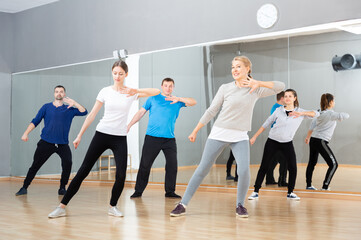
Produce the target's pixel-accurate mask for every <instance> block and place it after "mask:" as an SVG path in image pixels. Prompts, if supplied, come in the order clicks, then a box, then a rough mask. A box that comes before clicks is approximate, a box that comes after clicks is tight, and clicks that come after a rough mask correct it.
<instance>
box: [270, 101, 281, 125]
mask: <svg viewBox="0 0 361 240" xmlns="http://www.w3.org/2000/svg"><path fill="white" fill-rule="evenodd" d="M281 106H283V105H281V104H278V103H277V102H276V103H275V104H274V105H273V106H272V108H271V115H272V114H273V112H274V111H276V109H277V108H279V107H281ZM275 123H276V121H275V122H274V123H272V126H271V128H273V125H275Z"/></svg>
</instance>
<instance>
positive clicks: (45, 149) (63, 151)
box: [23, 139, 72, 188]
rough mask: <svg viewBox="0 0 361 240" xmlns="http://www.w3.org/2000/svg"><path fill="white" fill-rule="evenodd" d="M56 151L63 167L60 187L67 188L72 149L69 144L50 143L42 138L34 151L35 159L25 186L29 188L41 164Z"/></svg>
mask: <svg viewBox="0 0 361 240" xmlns="http://www.w3.org/2000/svg"><path fill="white" fill-rule="evenodd" d="M54 153H56V154H58V155H59V157H60V158H61V167H62V169H63V171H62V173H61V178H60V188H65V185H66V184H68V180H69V176H70V172H71V165H72V161H71V150H70V148H69V145H68V144H54V143H48V142H46V141H44V140H42V139H40V141H39V142H38V144H37V148H36V150H35V153H34V161H33V164H32V165H31V167H30V168H29V171H28V173H27V175H26V178H25V180H24V185H23V187H24V188H28V187H29V185H30V183H31V181H33V179H34V177H35V175H36V173H37V172H38V171H39V169H40V168H41V166H43V164H44V163H45V162H46V161H47V160H48V159H49V157H50V156H51V155H53V154H54Z"/></svg>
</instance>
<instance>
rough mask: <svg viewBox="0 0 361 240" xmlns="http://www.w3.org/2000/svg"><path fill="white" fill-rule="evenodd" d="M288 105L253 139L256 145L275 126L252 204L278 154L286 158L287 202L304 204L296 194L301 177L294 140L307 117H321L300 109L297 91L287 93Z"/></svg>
mask: <svg viewBox="0 0 361 240" xmlns="http://www.w3.org/2000/svg"><path fill="white" fill-rule="evenodd" d="M284 103H285V105H286V106H281V107H279V108H277V109H276V110H275V111H274V112H273V114H272V115H271V116H269V117H268V118H267V120H266V121H265V122H264V123H263V125H262V127H261V128H260V129H259V130H258V131H257V132H256V134H255V135H254V136H253V137H252V138H251V139H250V143H251V145H253V144H254V143H255V141H256V139H257V137H258V136H259V135H260V134H261V133H262V132H263V131H264V130H265V129H266V128H268V127H271V126H272V124H273V123H274V125H273V127H272V128H271V130H270V132H269V135H268V139H267V142H266V144H265V146H264V151H263V157H262V162H261V166H260V168H259V170H258V173H257V178H256V182H255V184H254V188H255V189H254V192H253V193H252V195H251V196H249V197H248V199H249V200H253V199H257V198H258V192H259V189H260V188H261V186H262V182H263V179H264V177H265V175H266V173H267V170H268V168H269V165H270V164H271V162H272V159H273V156H274V155H275V153H277V152H278V151H280V152H281V153H282V154H283V155H284V156H285V159H286V161H287V166H288V171H289V177H288V193H287V198H288V199H293V200H300V198H299V197H298V196H297V195H296V194H295V193H293V189H294V187H295V183H296V176H297V162H296V154H295V149H294V147H293V142H292V140H293V137H294V135H295V133H296V131H297V129H298V127H299V126H300V125H301V123H302V121H303V119H304V118H305V117H307V118H313V117H317V116H319V113H318V112H317V111H306V110H303V109H302V108H299V103H298V98H297V93H296V91H295V90H293V89H287V90H286V91H285V95H284Z"/></svg>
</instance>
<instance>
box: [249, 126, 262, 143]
mask: <svg viewBox="0 0 361 240" xmlns="http://www.w3.org/2000/svg"><path fill="white" fill-rule="evenodd" d="M264 130H265V128H264V127H260V128H259V129H258V131H257V132H256V133H255V134H254V135H253V137H252V138H251V139H250V140H249V142H250V143H251V145H253V144H254V143H255V142H256V139H257V137H258V136H259V135H260V134H261V133H263V131H264Z"/></svg>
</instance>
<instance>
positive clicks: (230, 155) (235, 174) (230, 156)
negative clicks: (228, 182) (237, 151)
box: [226, 150, 238, 179]
mask: <svg viewBox="0 0 361 240" xmlns="http://www.w3.org/2000/svg"><path fill="white" fill-rule="evenodd" d="M234 160H235V158H234V155H233V153H232V150H231V153H230V154H229V158H228V161H227V170H226V172H227V176H230V175H231V170H232V165H233V162H234ZM234 176H235V177H236V178H237V179H238V174H237V164H236V170H235V171H234Z"/></svg>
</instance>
